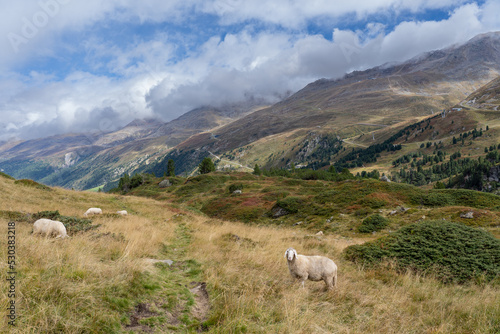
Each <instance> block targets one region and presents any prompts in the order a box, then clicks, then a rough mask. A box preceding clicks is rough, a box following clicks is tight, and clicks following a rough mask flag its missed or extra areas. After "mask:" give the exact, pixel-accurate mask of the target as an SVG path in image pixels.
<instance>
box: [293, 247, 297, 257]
mask: <svg viewBox="0 0 500 334" xmlns="http://www.w3.org/2000/svg"><path fill="white" fill-rule="evenodd" d="M293 255H295V257H297V251H296V250H295V249H294V250H293Z"/></svg>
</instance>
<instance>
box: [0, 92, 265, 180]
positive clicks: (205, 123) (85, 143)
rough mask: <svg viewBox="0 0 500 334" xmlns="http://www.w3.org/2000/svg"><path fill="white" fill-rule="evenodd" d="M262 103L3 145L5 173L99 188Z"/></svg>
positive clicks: (0, 148)
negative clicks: (107, 130)
mask: <svg viewBox="0 0 500 334" xmlns="http://www.w3.org/2000/svg"><path fill="white" fill-rule="evenodd" d="M261 103H264V102H263V101H255V100H250V101H247V102H245V103H241V104H233V105H226V106H222V107H220V108H214V107H202V108H197V109H195V110H192V111H190V112H188V113H186V114H184V115H182V116H180V117H179V118H177V119H174V120H172V121H170V122H167V123H164V122H161V121H159V120H156V119H148V120H138V119H137V120H134V121H132V122H130V123H129V124H127V125H126V126H125V127H123V128H122V129H119V130H117V131H113V132H108V133H104V132H95V133H85V134H64V135H56V136H51V137H46V138H39V139H34V140H27V141H16V142H8V143H2V145H0V170H3V171H5V172H7V173H9V174H11V175H13V176H14V177H16V178H31V179H34V180H37V181H40V182H43V183H46V184H49V185H57V186H63V187H67V188H76V189H89V188H94V187H96V186H100V185H102V184H104V183H106V182H109V181H111V180H113V179H115V178H117V177H119V176H121V175H123V173H125V172H128V173H132V172H134V171H135V170H137V169H138V168H139V167H140V166H147V165H149V163H152V162H154V161H155V160H156V159H159V158H160V157H162V156H163V155H164V154H166V152H167V151H168V150H169V149H171V148H172V147H174V146H175V145H177V144H179V143H181V142H182V141H184V140H186V139H187V138H189V137H190V136H192V135H194V134H197V133H199V132H202V131H206V130H210V129H212V128H214V127H218V126H221V125H224V124H227V123H228V122H230V121H233V120H235V119H237V118H238V117H241V116H243V115H246V114H247V113H249V112H252V111H254V110H255V109H256V108H257V109H258V108H260V104H261Z"/></svg>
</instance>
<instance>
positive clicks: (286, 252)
mask: <svg viewBox="0 0 500 334" xmlns="http://www.w3.org/2000/svg"><path fill="white" fill-rule="evenodd" d="M287 254H288V249H287V250H286V251H285V259H286V258H287Z"/></svg>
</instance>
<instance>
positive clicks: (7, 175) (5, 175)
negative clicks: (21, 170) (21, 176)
mask: <svg viewBox="0 0 500 334" xmlns="http://www.w3.org/2000/svg"><path fill="white" fill-rule="evenodd" d="M0 176H3V177H5V178H7V179H9V180H15V178H13V177H12V176H10V175H9V174H5V173H4V172H0Z"/></svg>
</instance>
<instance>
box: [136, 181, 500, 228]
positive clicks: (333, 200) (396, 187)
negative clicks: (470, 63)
mask: <svg viewBox="0 0 500 334" xmlns="http://www.w3.org/2000/svg"><path fill="white" fill-rule="evenodd" d="M159 182H160V179H152V180H151V181H150V182H148V183H146V184H144V185H142V186H141V187H139V188H136V189H133V190H132V191H131V192H130V193H128V194H131V195H138V196H145V197H150V198H154V199H157V200H164V201H167V202H169V203H175V204H179V205H183V206H184V207H186V206H187V207H190V208H192V209H193V210H195V211H198V212H202V213H204V214H206V215H208V216H209V217H212V218H218V219H226V220H231V221H242V222H246V223H255V224H264V225H269V224H274V225H279V226H281V225H286V226H294V224H296V223H297V222H300V221H302V222H303V223H302V224H301V225H300V227H297V228H301V229H302V228H303V229H308V230H310V231H316V232H317V231H319V230H322V231H325V232H326V231H329V232H335V233H340V234H342V235H344V236H353V235H354V233H355V232H356V230H355V229H353V225H354V226H358V225H359V224H361V221H362V220H363V219H364V218H366V217H367V216H368V215H370V214H375V213H377V214H380V215H381V216H384V217H386V218H387V219H388V223H389V224H390V225H391V226H392V225H394V226H396V227H397V226H402V225H405V224H409V223H413V222H415V221H416V220H419V219H420V218H421V217H422V216H423V215H427V216H429V215H432V213H433V212H441V208H445V207H450V206H453V207H456V209H457V210H459V211H467V210H476V211H479V210H483V211H485V212H486V213H484V214H483V215H478V217H480V216H483V217H485V218H484V219H480V218H477V219H474V220H469V221H463V222H465V223H467V224H471V225H480V226H484V227H487V228H491V229H493V230H494V231H497V229H495V227H494V225H492V221H495V220H499V219H500V212H499V210H495V209H494V208H495V207H500V197H499V196H496V195H492V194H488V193H481V192H477V191H471V190H453V189H445V190H436V189H430V190H425V189H421V188H418V187H415V186H412V185H407V184H399V183H394V182H392V183H387V182H381V181H377V180H373V179H362V180H361V179H359V180H347V181H342V182H328V181H322V180H300V179H289V178H284V177H264V176H260V177H259V176H255V175H251V174H248V173H219V172H217V173H211V174H208V175H199V176H196V177H191V178H187V179H180V178H177V179H176V182H175V183H174V184H173V185H172V186H171V187H168V188H159V187H158V183H159ZM230 188H231V189H233V188H234V189H236V188H239V189H243V192H242V194H239V195H234V194H233V193H232V191H230V190H229V189H230ZM399 206H405V207H408V208H412V210H411V211H410V212H407V213H404V214H400V215H398V216H397V217H396V216H394V217H392V216H390V215H389V213H390V212H391V211H393V210H395V209H397V208H398V207H399ZM278 207H279V208H282V209H284V210H286V212H287V213H288V214H287V215H284V216H282V217H278V218H273V212H274V211H275V210H276V208H278ZM273 208H274V210H273ZM436 215H437V214H436ZM342 217H349V218H350V219H349V220H346V219H344V218H342ZM447 217H448V216H447ZM331 218H334V219H333V220H335V221H336V222H335V223H333V221H332V219H331ZM453 218H458V220H459V221H462V220H461V219H460V218H459V217H455V215H453Z"/></svg>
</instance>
